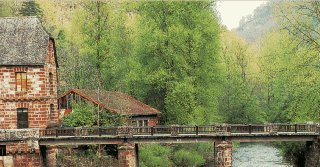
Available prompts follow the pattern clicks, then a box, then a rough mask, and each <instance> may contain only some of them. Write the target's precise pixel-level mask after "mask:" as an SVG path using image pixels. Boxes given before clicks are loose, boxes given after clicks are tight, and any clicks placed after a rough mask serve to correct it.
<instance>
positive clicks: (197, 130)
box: [196, 126, 199, 136]
mask: <svg viewBox="0 0 320 167" xmlns="http://www.w3.org/2000/svg"><path fill="white" fill-rule="evenodd" d="M198 134H199V127H198V126H196V135H197V136H198Z"/></svg>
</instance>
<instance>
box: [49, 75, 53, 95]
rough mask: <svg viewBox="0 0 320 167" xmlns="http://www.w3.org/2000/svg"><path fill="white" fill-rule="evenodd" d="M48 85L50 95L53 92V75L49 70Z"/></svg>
mask: <svg viewBox="0 0 320 167" xmlns="http://www.w3.org/2000/svg"><path fill="white" fill-rule="evenodd" d="M49 87H50V94H51V95H52V94H53V75H52V73H51V72H50V73H49Z"/></svg>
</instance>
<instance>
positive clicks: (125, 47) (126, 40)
mask: <svg viewBox="0 0 320 167" xmlns="http://www.w3.org/2000/svg"><path fill="white" fill-rule="evenodd" d="M0 5H1V8H0V16H1V17H4V16H22V15H37V16H38V17H40V18H41V19H42V22H43V24H44V26H45V28H46V30H47V31H49V32H50V33H51V35H52V36H53V37H54V38H55V40H56V45H57V53H58V59H59V65H60V69H59V82H60V87H59V91H60V93H62V92H64V91H66V90H68V89H70V88H81V89H82V88H85V89H93V90H97V89H104V90H116V91H122V92H126V93H128V94H130V95H132V96H134V97H136V98H138V99H139V100H141V101H143V102H144V103H146V104H148V105H150V106H152V107H154V108H157V109H159V110H160V111H161V112H162V113H163V114H162V120H161V123H163V124H198V125H199V124H214V123H221V122H225V123H243V124H249V123H269V122H292V123H301V122H320V109H319V105H320V85H319V82H320V79H319V78H320V70H319V69H320V57H319V51H320V49H319V48H320V41H319V39H320V38H319V34H320V29H319V24H320V16H318V15H317V14H318V13H320V8H319V7H320V2H317V1H314V2H311V1H310V2H302V1H301V2H298V1H295V2H287V1H275V2H269V3H267V4H265V5H263V6H261V7H259V8H257V9H256V10H255V11H254V13H253V15H250V16H248V17H246V18H243V19H242V20H241V21H240V26H239V28H237V29H236V30H235V31H228V30H226V29H225V28H224V27H223V26H221V25H220V24H219V21H218V20H219V19H218V18H217V12H216V11H215V3H214V2H212V1H209V0H208V1H185V2H177V1H173V2H170V1H154V2H153V1H146V2H144V1H143V2H142V1H141V2H129V1H123V2H122V1H120V2H117V1H106V2H104V1H89V0H88V1H87V0H82V1H53V0H52V1H47V0H36V1H33V3H30V2H29V3H28V2H23V1H18V0H12V1H11V0H4V1H0ZM295 147H296V146H294V147H293V146H290V147H289V146H288V147H286V149H284V150H286V151H287V153H290V150H289V149H291V148H295ZM300 147H303V146H300ZM288 148H289V149H288ZM210 149H211V143H208V144H194V145H187V146H185V145H184V146H182V145H170V146H168V145H146V146H142V147H141V149H140V151H141V156H140V161H141V166H202V165H204V164H207V163H208V162H210V161H212V150H210ZM301 149H302V148H301ZM288 156H290V155H289V154H288ZM293 158H294V157H293Z"/></svg>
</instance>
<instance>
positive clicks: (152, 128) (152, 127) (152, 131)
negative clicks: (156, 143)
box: [151, 126, 154, 136]
mask: <svg viewBox="0 0 320 167" xmlns="http://www.w3.org/2000/svg"><path fill="white" fill-rule="evenodd" d="M153 133H154V126H151V136H153Z"/></svg>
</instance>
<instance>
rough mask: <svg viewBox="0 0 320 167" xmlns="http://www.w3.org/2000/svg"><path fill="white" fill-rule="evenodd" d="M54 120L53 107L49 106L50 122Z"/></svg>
mask: <svg viewBox="0 0 320 167" xmlns="http://www.w3.org/2000/svg"><path fill="white" fill-rule="evenodd" d="M53 119H54V105H53V104H50V120H53Z"/></svg>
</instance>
